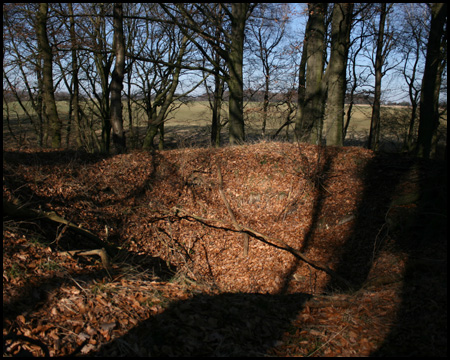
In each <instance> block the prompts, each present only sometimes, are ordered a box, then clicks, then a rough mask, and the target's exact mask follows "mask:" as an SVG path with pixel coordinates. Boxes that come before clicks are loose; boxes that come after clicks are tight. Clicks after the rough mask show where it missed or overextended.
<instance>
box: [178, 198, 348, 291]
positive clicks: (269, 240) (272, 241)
mask: <svg viewBox="0 0 450 360" xmlns="http://www.w3.org/2000/svg"><path fill="white" fill-rule="evenodd" d="M173 209H174V210H175V214H176V213H177V212H182V213H184V214H186V215H187V216H188V217H190V218H192V219H194V220H197V221H199V222H201V223H203V224H206V225H209V223H210V222H219V223H222V224H227V222H225V221H223V220H220V219H206V218H203V217H201V216H197V215H194V214H191V213H189V212H187V211H186V210H184V209H183V208H180V207H177V206H175V207H174V208H173ZM209 226H211V225H209ZM234 227H235V226H234ZM227 230H231V229H227ZM234 231H238V232H244V233H246V234H248V235H250V236H251V237H253V238H255V239H257V240H259V241H261V242H263V243H265V244H268V245H270V246H274V247H276V248H278V249H282V250H285V251H288V252H289V253H291V254H292V255H294V256H295V257H296V258H298V259H300V260H302V261H303V262H305V263H307V264H308V265H311V266H312V267H313V268H315V269H317V270H320V271H324V272H325V273H327V274H328V275H330V276H331V277H333V278H335V279H336V280H338V281H340V282H341V283H342V284H343V285H345V286H346V287H347V288H349V289H351V288H352V284H351V283H350V282H349V281H347V280H346V279H344V278H343V277H342V276H341V275H339V274H337V273H336V272H334V271H333V270H331V269H330V268H329V267H328V266H326V265H325V264H322V263H321V262H318V261H313V260H311V259H309V258H308V257H307V256H306V255H305V254H303V253H302V252H301V251H298V250H297V249H294V248H293V247H291V246H289V245H288V244H286V243H285V242H284V241H282V240H280V239H277V238H274V237H271V236H267V235H264V234H262V233H260V232H258V231H256V230H253V229H252V228H249V227H247V226H244V225H239V229H235V230H234Z"/></svg>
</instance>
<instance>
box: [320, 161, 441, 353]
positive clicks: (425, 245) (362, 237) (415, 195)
mask: <svg viewBox="0 0 450 360" xmlns="http://www.w3.org/2000/svg"><path fill="white" fill-rule="evenodd" d="M365 179H366V180H365V190H364V194H363V196H362V198H361V201H360V203H359V207H358V212H357V218H356V222H355V225H354V228H353V232H352V235H351V236H350V237H349V239H348V240H347V241H346V243H345V245H344V248H343V252H342V256H341V259H340V262H339V264H338V265H337V268H336V272H337V273H338V274H339V275H341V276H342V277H344V278H346V279H348V280H350V281H351V282H352V284H353V286H354V288H353V290H359V289H361V288H362V287H364V286H365V283H366V280H367V278H368V275H369V272H370V270H371V269H372V266H373V265H374V264H375V263H376V261H377V259H378V257H379V256H380V253H381V252H382V251H393V252H396V251H398V252H402V253H405V254H407V257H408V260H407V263H406V270H405V273H404V274H403V279H402V280H403V287H402V291H401V301H402V302H401V305H400V309H399V311H398V312H397V316H396V319H392V322H393V326H392V327H391V331H390V333H389V335H388V337H387V338H386V339H385V341H384V343H383V344H382V345H381V347H379V349H377V350H376V351H375V352H373V354H372V355H375V356H392V355H395V356H410V355H415V356H418V355H425V354H426V355H435V356H442V355H445V354H446V352H447V330H446V323H447V320H446V319H447V316H446V311H447V310H446V309H447V298H446V293H447V290H446V289H447V275H446V274H447V270H446V269H447V260H446V259H447V257H446V256H447V255H446V253H447V244H446V241H447V240H446V239H447V236H446V232H447V215H446V213H447V204H446V199H447V170H446V165H445V164H444V163H442V162H436V161H425V160H420V159H415V158H411V157H407V156H402V155H399V154H395V155H387V154H377V156H376V157H375V158H374V159H373V160H372V161H371V162H370V163H369V164H368V165H367V167H366V175H365ZM337 289H341V290H344V289H342V287H341V285H340V284H339V283H337V282H336V281H334V280H333V279H332V280H331V281H330V282H329V283H328V285H327V291H336V290H337Z"/></svg>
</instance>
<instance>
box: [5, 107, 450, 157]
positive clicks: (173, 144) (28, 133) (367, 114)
mask: <svg viewBox="0 0 450 360" xmlns="http://www.w3.org/2000/svg"><path fill="white" fill-rule="evenodd" d="M57 105H58V111H59V114H60V116H61V117H62V118H63V120H64V127H63V139H66V134H67V133H66V131H67V126H66V125H67V119H68V109H69V106H68V102H67V101H59V102H58V103H57ZM8 106H9V118H10V121H9V127H10V129H11V130H12V131H13V133H14V135H15V136H16V139H17V140H15V139H14V138H13V136H12V135H11V133H10V129H9V128H8V122H7V121H6V108H5V104H4V106H3V142H4V147H11V146H17V145H18V142H21V145H24V146H35V145H36V144H37V137H36V134H35V133H34V131H33V127H32V125H31V123H30V121H29V120H28V119H27V117H26V115H25V113H24V111H23V110H22V109H21V108H20V106H19V104H18V103H9V104H8ZM27 106H29V104H27ZM29 107H30V109H31V106H29ZM261 107H262V105H261V104H260V103H247V105H246V107H245V116H246V129H245V131H246V136H247V138H248V140H250V141H256V140H258V139H260V138H261V127H262V112H261V110H260V109H261ZM227 108H228V105H227V103H224V106H223V109H224V110H223V112H222V122H223V121H224V119H226V118H227V111H226V110H227ZM347 109H348V107H347V106H346V111H347ZM286 110H287V108H286V106H284V107H283V106H281V107H275V106H274V107H272V108H271V109H270V112H269V117H268V120H267V127H266V135H267V136H268V137H271V136H273V135H274V134H275V133H276V131H277V130H278V129H279V128H280V126H282V124H284V123H285V121H286V116H287V111H286ZM132 111H133V115H132V116H133V126H134V127H135V129H138V130H139V131H138V138H137V139H136V140H137V143H138V144H141V143H142V139H143V137H144V135H145V130H146V115H145V113H144V112H143V111H142V109H139V108H138V107H137V106H136V105H133V107H132ZM371 113H372V107H371V106H370V105H354V106H353V110H352V118H351V121H350V125H349V128H348V132H347V136H346V139H345V144H346V145H358V146H364V145H365V144H366V141H367V136H368V134H369V128H370V118H371ZM410 113H411V109H410V108H409V107H405V106H384V107H382V125H381V142H382V148H383V149H384V150H388V151H398V150H400V149H401V146H402V143H403V140H404V137H405V134H406V132H407V129H408V126H409V118H410ZM30 114H33V111H32V110H30ZM446 120H447V119H446V116H445V121H441V125H440V129H439V134H440V135H439V136H440V138H441V139H442V140H443V141H445V133H446V131H447V124H446ZM417 122H418V120H416V128H417V126H418V124H417ZM124 127H125V129H126V130H127V131H128V129H129V117H128V110H127V107H126V106H125V104H124ZM94 129H95V130H96V131H97V134H100V129H101V124H100V120H98V121H96V124H95V125H94ZM326 129H327V124H324V137H325V135H326V131H327V130H326ZM210 132H211V110H210V108H209V105H208V102H206V101H195V102H192V103H189V104H187V105H181V106H180V107H179V108H178V109H176V110H174V111H173V112H172V113H171V114H170V115H169V119H168V120H167V122H166V124H165V147H166V148H179V147H198V146H205V145H208V144H209V138H210ZM72 133H73V134H72V135H71V137H70V143H71V144H72V145H73V144H74V143H75V142H74V140H73V139H74V134H75V131H74V127H73V126H72ZM128 139H129V137H128ZM221 139H222V141H221V143H222V144H227V143H228V131H227V129H226V127H224V128H223V129H222V133H221ZM155 140H156V139H155ZM277 140H284V141H286V140H287V141H292V140H293V125H290V126H287V127H285V128H284V129H283V130H282V131H281V132H280V133H279V134H278V136H277ZM63 144H64V146H66V143H65V142H63Z"/></svg>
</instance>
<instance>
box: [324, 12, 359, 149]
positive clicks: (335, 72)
mask: <svg viewBox="0 0 450 360" xmlns="http://www.w3.org/2000/svg"><path fill="white" fill-rule="evenodd" d="M352 11H353V4H339V3H336V4H334V9H333V20H332V25H331V54H330V62H329V64H328V67H327V70H326V74H325V79H326V82H327V89H328V98H327V114H326V124H327V131H326V140H327V145H337V146H342V145H343V144H344V131H343V126H344V99H345V90H346V74H345V72H346V69H347V58H348V49H349V46H350V26H351V18H352Z"/></svg>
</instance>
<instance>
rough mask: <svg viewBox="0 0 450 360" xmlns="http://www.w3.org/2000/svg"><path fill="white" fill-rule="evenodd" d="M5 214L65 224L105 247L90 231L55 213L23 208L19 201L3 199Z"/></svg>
mask: <svg viewBox="0 0 450 360" xmlns="http://www.w3.org/2000/svg"><path fill="white" fill-rule="evenodd" d="M3 212H4V214H6V215H8V216H11V217H16V218H17V217H18V218H24V219H42V220H46V221H51V222H56V223H59V224H64V225H66V226H68V227H69V228H70V229H72V230H73V231H75V232H77V233H79V234H81V235H83V236H85V237H87V238H88V239H90V240H92V241H94V242H95V243H97V244H99V245H101V246H104V245H105V244H104V242H103V240H102V239H100V238H99V237H98V236H96V235H95V234H93V233H91V232H90V231H89V230H86V229H83V228H81V227H79V226H77V225H75V224H74V223H72V222H70V221H68V220H66V219H64V218H63V217H61V216H59V215H58V214H56V213H55V212H54V211H42V210H35V209H29V208H26V207H23V206H20V204H19V202H18V200H14V201H12V202H11V201H7V200H5V199H3Z"/></svg>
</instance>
